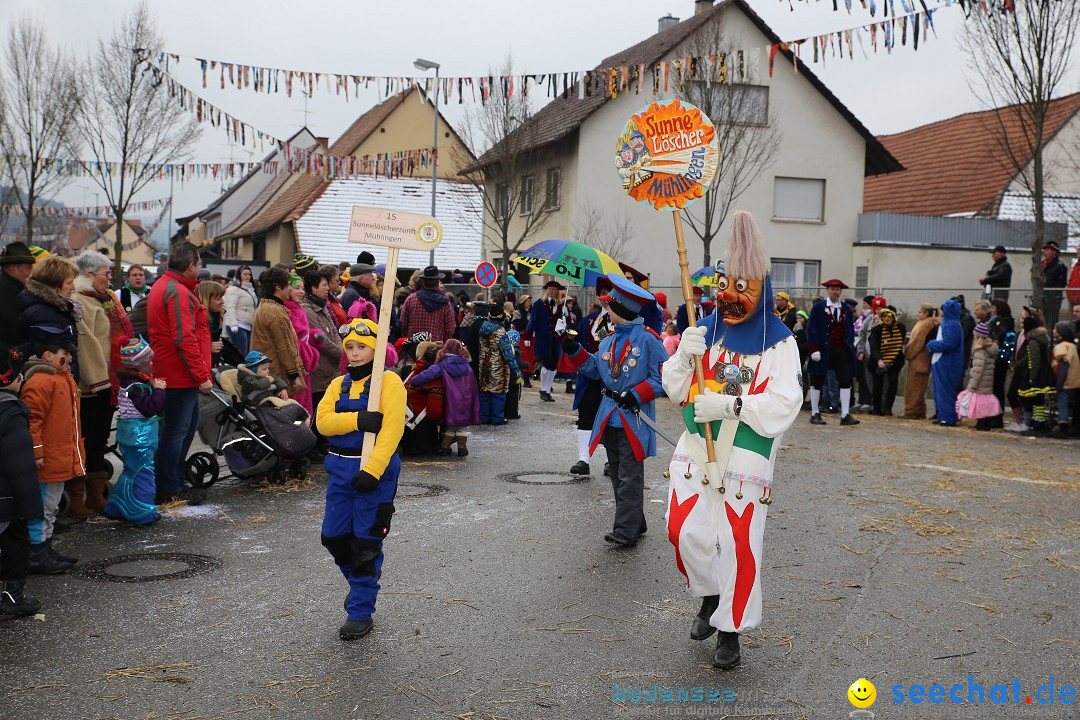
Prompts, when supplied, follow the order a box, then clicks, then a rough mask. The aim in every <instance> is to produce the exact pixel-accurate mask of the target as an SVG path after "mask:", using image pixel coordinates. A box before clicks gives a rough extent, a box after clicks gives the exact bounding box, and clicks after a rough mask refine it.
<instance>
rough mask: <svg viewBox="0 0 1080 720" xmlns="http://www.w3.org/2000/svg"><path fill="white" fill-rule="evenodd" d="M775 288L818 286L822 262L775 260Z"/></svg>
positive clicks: (773, 279) (778, 289) (773, 265)
mask: <svg viewBox="0 0 1080 720" xmlns="http://www.w3.org/2000/svg"><path fill="white" fill-rule="evenodd" d="M770 274H771V275H772V286H773V290H775V291H777V292H779V291H780V290H785V291H786V290H791V289H794V288H816V287H817V286H818V280H819V278H820V276H821V262H820V261H818V260H773V261H772V270H771V271H770Z"/></svg>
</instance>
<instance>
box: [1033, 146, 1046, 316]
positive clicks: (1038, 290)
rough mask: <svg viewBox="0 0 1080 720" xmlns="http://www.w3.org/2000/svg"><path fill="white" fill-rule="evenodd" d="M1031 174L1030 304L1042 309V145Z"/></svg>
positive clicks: (1034, 156)
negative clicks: (1032, 213)
mask: <svg viewBox="0 0 1080 720" xmlns="http://www.w3.org/2000/svg"><path fill="white" fill-rule="evenodd" d="M1032 172H1033V174H1034V181H1035V182H1034V185H1035V187H1034V190H1035V192H1034V193H1033V196H1032V200H1034V202H1035V239H1034V241H1033V242H1032V247H1031V303H1032V304H1033V305H1034V306H1035V307H1037V308H1040V309H1041V308H1042V305H1043V288H1044V287H1046V274H1045V273H1044V272H1043V268H1042V246H1043V243H1044V242H1045V240H1044V236H1045V235H1046V217H1045V215H1044V204H1043V200H1044V198H1043V192H1044V187H1043V155H1042V145H1041V144H1037V145H1036V147H1035V153H1034V155H1033V156H1032Z"/></svg>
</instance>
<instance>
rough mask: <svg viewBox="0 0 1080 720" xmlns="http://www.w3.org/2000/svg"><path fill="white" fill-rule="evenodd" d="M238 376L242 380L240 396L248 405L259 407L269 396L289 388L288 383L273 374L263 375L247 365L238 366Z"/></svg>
mask: <svg viewBox="0 0 1080 720" xmlns="http://www.w3.org/2000/svg"><path fill="white" fill-rule="evenodd" d="M236 377H237V378H238V379H239V382H240V397H241V399H242V400H243V402H244V403H245V404H246V405H247V406H248V407H257V406H258V405H259V404H260V403H262V401H263V400H265V399H266V398H268V397H275V396H277V394H278V393H280V392H281V391H282V390H288V389H289V386H288V384H287V383H286V382H285V381H284V380H282V379H281V378H276V377H274V376H273V375H270V376H268V377H262V376H261V375H257V374H256V373H255V372H253V371H252V370H251V369H250V368H248V366H247V365H239V366H237V368H236Z"/></svg>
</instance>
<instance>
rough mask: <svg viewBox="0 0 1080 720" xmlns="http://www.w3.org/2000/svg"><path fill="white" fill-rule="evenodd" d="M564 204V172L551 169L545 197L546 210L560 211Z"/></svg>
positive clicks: (548, 172)
mask: <svg viewBox="0 0 1080 720" xmlns="http://www.w3.org/2000/svg"><path fill="white" fill-rule="evenodd" d="M561 204H562V170H560V169H559V168H550V169H549V170H548V171H547V193H546V196H545V204H544V205H545V208H546V209H548V210H558V209H559V205H561Z"/></svg>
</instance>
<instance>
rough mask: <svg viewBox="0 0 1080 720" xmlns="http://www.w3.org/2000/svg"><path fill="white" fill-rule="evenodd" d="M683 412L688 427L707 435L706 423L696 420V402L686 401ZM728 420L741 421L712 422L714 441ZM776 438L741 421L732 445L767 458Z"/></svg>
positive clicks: (703, 435) (696, 432) (770, 455)
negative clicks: (758, 431)
mask: <svg viewBox="0 0 1080 720" xmlns="http://www.w3.org/2000/svg"><path fill="white" fill-rule="evenodd" d="M682 414H683V423H684V424H685V425H686V429H687V430H689V431H690V432H692V433H695V434H697V435H698V436H700V437H705V425H704V424H701V423H698V422H695V421H694V403H686V405H684V406H683V410H682ZM727 422H739V421H738V420H721V421H720V422H714V423H712V434H713V440H714V441H715V440H716V438H717V437H719V435H720V426H721V425H723V424H724V423H727ZM774 440H775V438H769V437H765V436H764V435H758V434H757V433H756V432H754V429H753V428H751V427H750V426H749V425H747V424H746V423H743V422H740V423H739V429H738V430H736V431H735V440H734V441H733V442H732V445H733V446H734V447H737V448H740V449H742V450H747V451H749V452H752V453H756V454H758V455H760V456H761V457H763V458H765V459H766V460H767V459H769V458H770V457H772V449H773V441H774Z"/></svg>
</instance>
